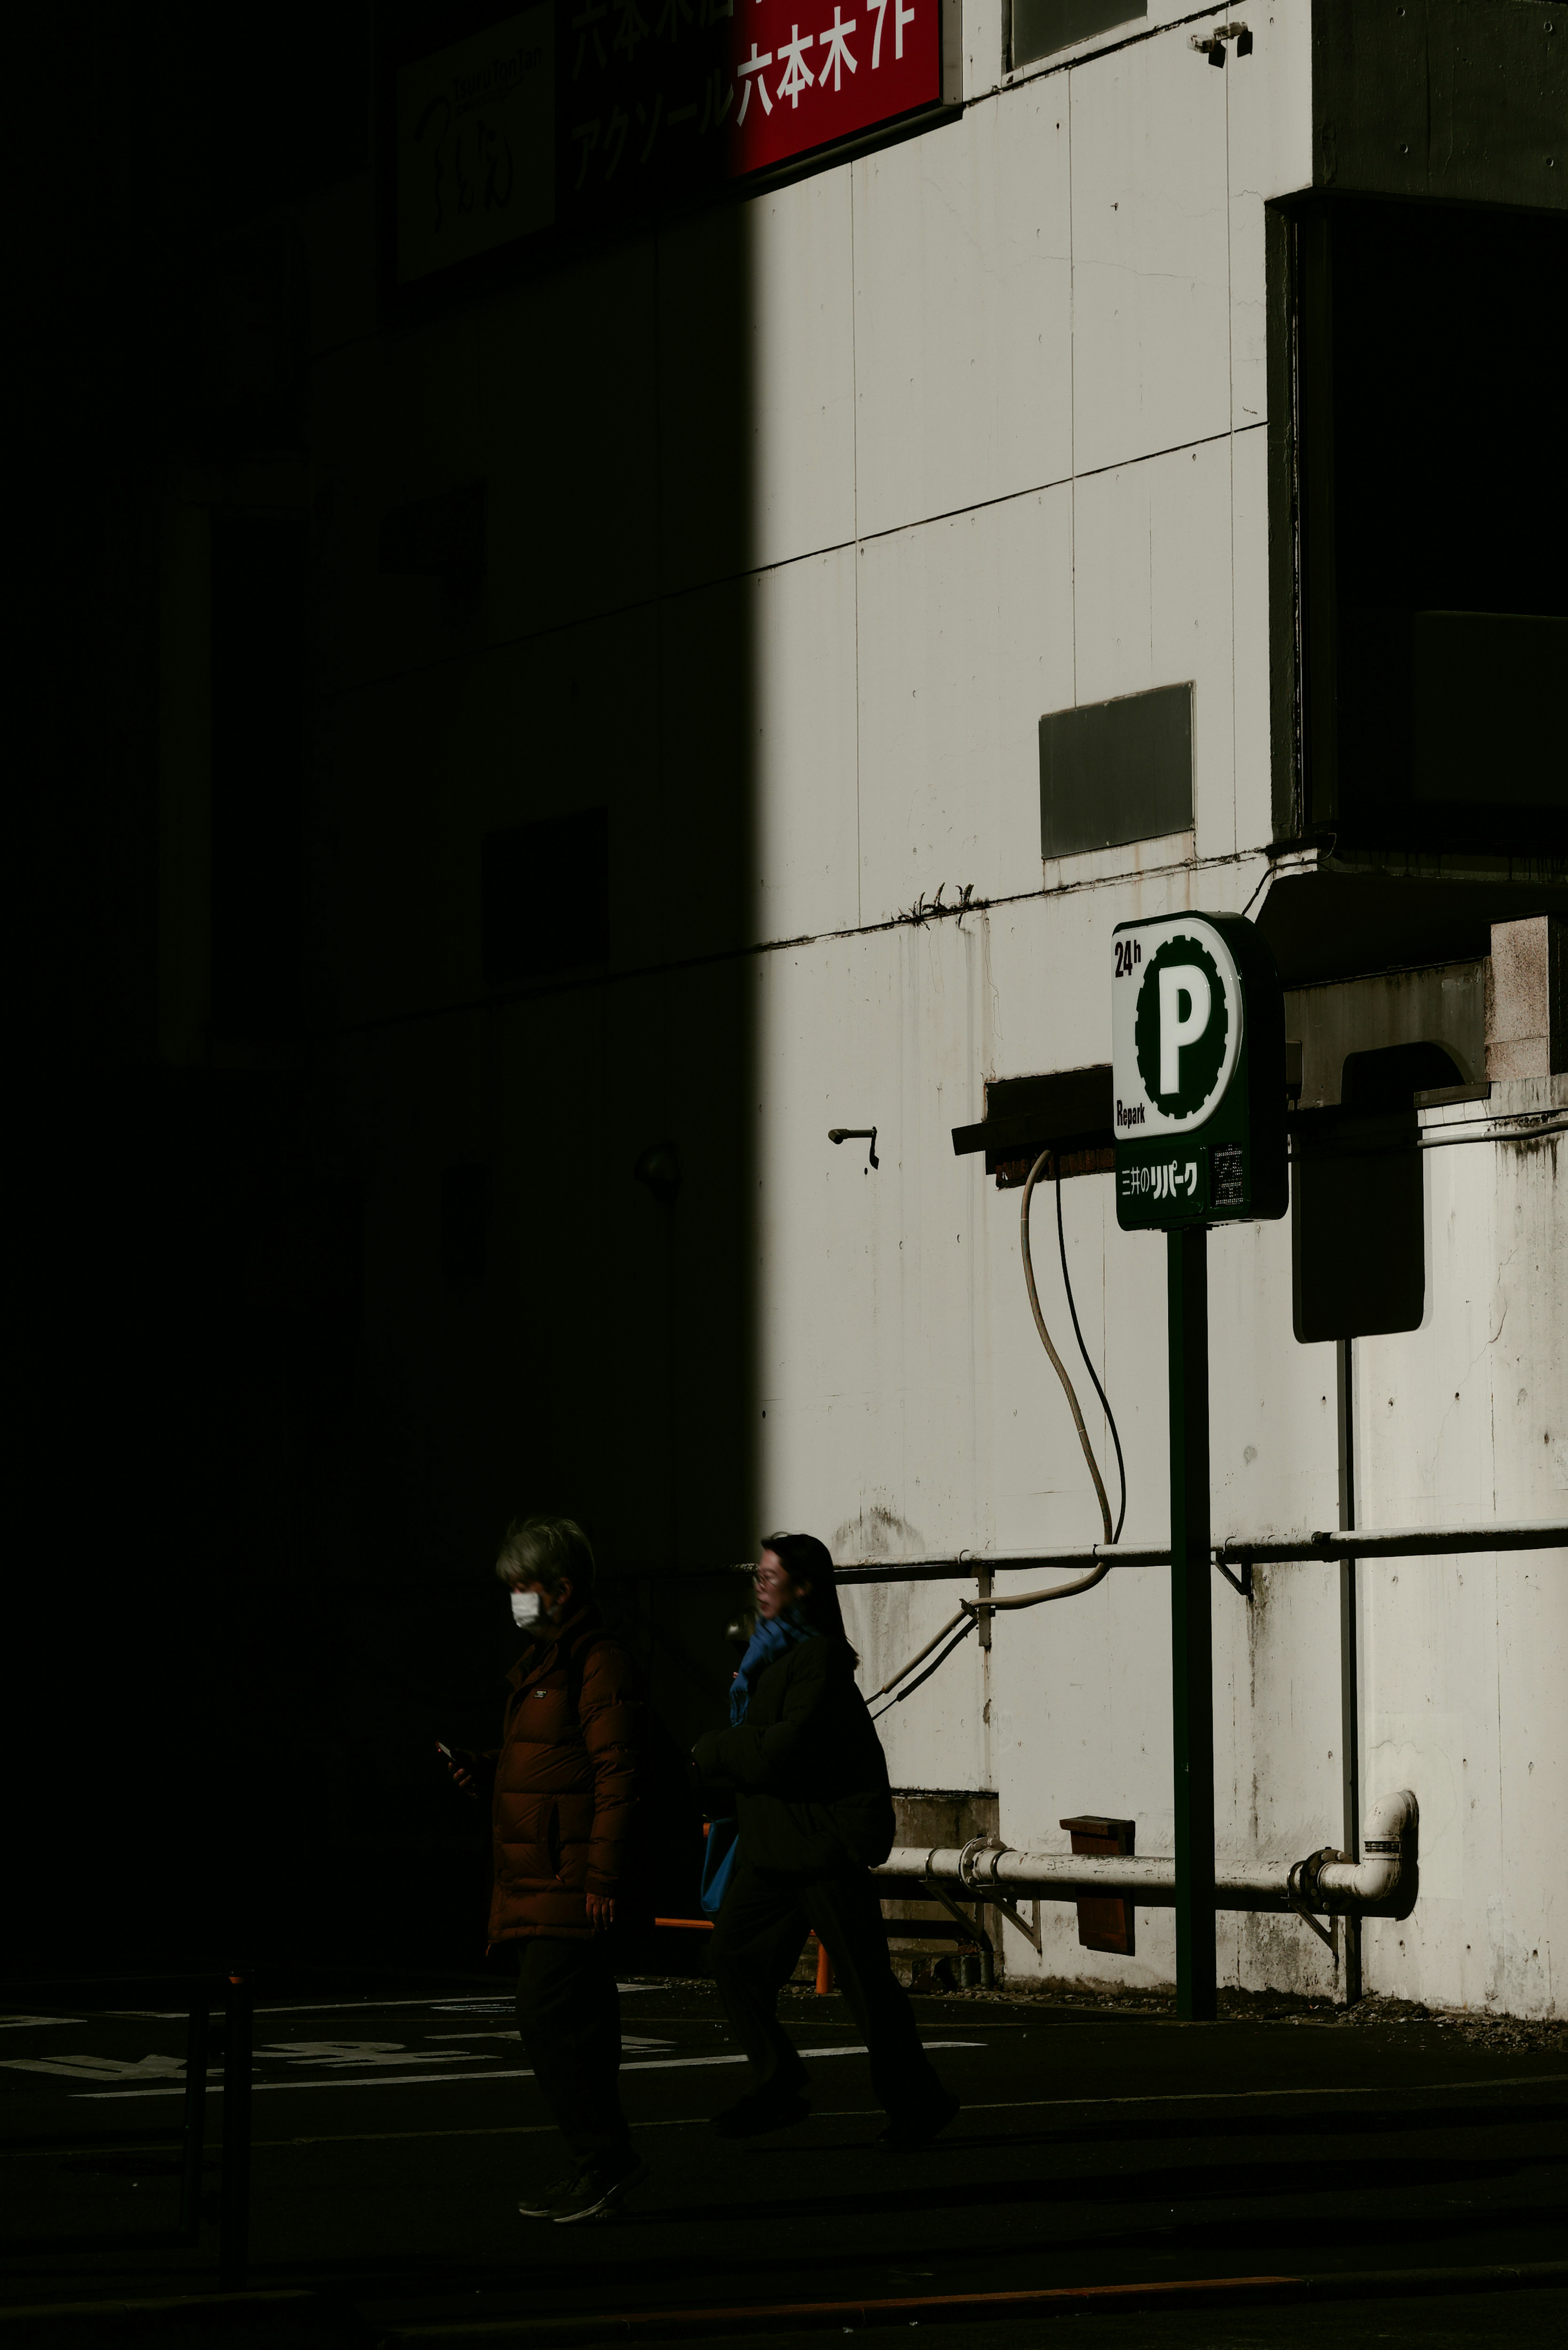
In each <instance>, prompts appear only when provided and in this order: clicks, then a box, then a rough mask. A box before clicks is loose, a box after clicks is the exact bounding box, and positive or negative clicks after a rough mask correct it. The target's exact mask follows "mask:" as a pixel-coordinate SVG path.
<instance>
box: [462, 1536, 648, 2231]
mask: <svg viewBox="0 0 1568 2350" xmlns="http://www.w3.org/2000/svg"><path fill="white" fill-rule="evenodd" d="M495 1572H496V1574H497V1575H498V1576H499V1577H500V1579H501V1581H502V1582H503V1583H504V1584H505V1585H506V1586H507V1588H508V1590H509V1592H510V1595H511V1604H512V1617H513V1621H514V1624H515V1625H516V1627H517V1629H518V1630H519V1631H520V1632H521V1633H522V1634H523V1636H524V1639H525V1640H526V1641H527V1643H528V1645H527V1648H526V1649H525V1650H524V1654H523V1656H522V1657H520V1658H519V1659H518V1661H517V1662H516V1664H514V1666H513V1668H512V1670H511V1672H510V1673H509V1674H508V1675H507V1679H508V1681H509V1683H510V1685H511V1695H510V1697H509V1698H508V1700H507V1703H506V1711H505V1718H504V1724H503V1731H502V1743H501V1745H500V1747H499V1748H498V1749H497V1750H496V1751H495V1752H493V1753H492V1754H487V1755H475V1754H469V1753H462V1752H452V1754H450V1756H449V1758H448V1762H449V1768H450V1769H451V1771H452V1777H453V1778H454V1779H455V1781H456V1782H457V1784H458V1785H459V1786H460V1787H461V1788H462V1790H463V1792H464V1793H465V1794H472V1795H474V1796H477V1795H479V1794H481V1793H482V1792H483V1784H484V1783H486V1782H488V1783H489V1788H490V1794H491V1823H492V1835H493V1860H494V1887H493V1896H492V1900H491V1908H490V1939H491V1943H492V1946H493V1945H494V1944H496V1943H498V1942H514V1943H515V1944H516V1945H517V1954H518V1964H517V2029H518V2032H519V2033H520V2035H521V2037H522V2041H523V2046H524V2053H525V2054H526V2056H527V2059H528V2062H529V2064H531V2065H532V2067H533V2071H534V2077H535V2080H536V2081H537V2082H538V2084H539V2086H540V2088H541V2089H542V2090H543V2091H544V2093H545V2101H546V2103H547V2104H548V2106H549V2108H550V2111H551V2114H552V2115H553V2116H554V2118H555V2121H556V2126H558V2128H559V2129H560V2132H561V2135H562V2136H563V2137H564V2138H565V2139H566V2145H567V2148H568V2150H569V2154H570V2158H571V2162H570V2168H568V2170H567V2172H566V2176H565V2177H564V2178H560V2179H557V2180H556V2183H555V2184H554V2185H553V2186H551V2187H547V2188H545V2189H543V2190H542V2191H540V2192H539V2193H537V2194H524V2197H523V2199H522V2200H521V2201H520V2203H519V2204H518V2207H517V2208H518V2210H520V2211H521V2212H522V2213H523V2215H524V2218H525V2219H531V2220H555V2221H556V2223H557V2224H559V2225H562V2226H569V2225H570V2224H572V2222H574V2221H576V2220H590V2219H594V2218H596V2217H597V2216H598V2215H599V2214H600V2213H604V2212H607V2211H608V2210H611V2209H612V2208H613V2206H614V2205H615V2204H617V2203H618V2201H619V2200H620V2199H621V2197H622V2196H623V2195H624V2194H625V2193H626V2192H627V2190H628V2189H629V2188H632V2187H635V2186H637V2185H638V2184H639V2182H640V2181H641V2180H643V2179H644V2178H647V2176H648V2171H647V2168H646V2166H645V2165H644V2164H643V2163H642V2161H641V2160H640V2159H639V2157H638V2156H637V2154H636V2153H635V2152H634V2150H633V2148H632V2144H631V2139H630V2136H629V2133H628V2129H627V2124H626V2116H625V2115H624V2113H623V2112H622V2110H621V2103H620V2088H619V2083H618V2078H617V2075H618V2072H619V2069H620V2054H621V2051H620V2003H619V1999H618V1993H617V1991H616V1970H615V1960H614V1956H613V1943H612V1939H611V1929H613V1928H614V1927H615V1925H616V1922H617V1918H618V1913H619V1915H620V1918H621V1922H622V1924H623V1925H624V1924H625V1923H627V1922H628V1920H627V1919H626V1917H625V1911H626V1908H627V1904H628V1899H635V1898H637V1897H636V1894H635V1890H634V1884H629V1885H628V1878H629V1879H632V1880H633V1881H634V1880H635V1876H636V1858H637V1847H638V1845H639V1841H640V1830H641V1826H642V1822H641V1817H640V1814H641V1812H642V1809H643V1806H644V1804H645V1801H646V1784H647V1761H648V1707H647V1702H646V1700H645V1698H644V1695H643V1690H642V1680H641V1676H640V1674H639V1671H638V1669H637V1667H636V1665H635V1663H634V1662H633V1660H632V1659H631V1657H630V1656H629V1655H628V1652H627V1650H626V1649H625V1648H622V1647H621V1646H620V1644H619V1642H618V1641H617V1640H615V1639H614V1638H612V1637H611V1636H610V1634H609V1633H608V1632H607V1630H606V1628H605V1626H604V1623H603V1621H602V1619H601V1618H600V1616H599V1614H598V1611H597V1608H596V1607H595V1606H594V1555H593V1552H592V1550H591V1548H590V1547H589V1544H588V1540H587V1535H586V1534H584V1533H583V1530H582V1528H581V1527H580V1526H578V1525H576V1523H574V1522H573V1521H572V1520H571V1519H570V1518H538V1517H530V1518H521V1519H517V1520H514V1523H512V1524H511V1525H510V1526H509V1527H508V1528H507V1531H506V1536H505V1539H504V1542H503V1543H502V1545H501V1552H500V1555H499V1556H498V1558H497V1559H496V1562H495Z"/></svg>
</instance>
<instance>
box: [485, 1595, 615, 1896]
mask: <svg viewBox="0 0 1568 2350" xmlns="http://www.w3.org/2000/svg"><path fill="white" fill-rule="evenodd" d="M507 1679H508V1680H509V1681H510V1682H511V1684H512V1695H511V1697H510V1698H509V1699H508V1700H507V1705H506V1715H505V1724H504V1737H503V1742H502V1745H501V1748H500V1751H499V1752H498V1753H497V1754H496V1756H495V1758H494V1760H495V1790H494V1795H493V1801H492V1806H491V1825H492V1835H493V1851H494V1869H495V1874H494V1890H493V1894H492V1897H491V1903H490V1939H491V1940H492V1941H493V1942H514V1941H526V1940H527V1939H530V1937H532V1936H534V1935H535V1934H543V1935H545V1936H547V1937H550V1938H551V1939H558V1940H564V1941H583V1940H586V1939H587V1938H588V1936H589V1934H590V1932H591V1930H592V1929H591V1928H590V1927H589V1925H588V1916H587V1906H586V1902H585V1896H586V1895H587V1894H589V1893H593V1894H599V1895H605V1896H611V1897H614V1896H617V1895H624V1893H625V1890H626V1878H627V1875H628V1867H629V1866H631V1864H632V1862H633V1860H634V1857H635V1847H636V1846H637V1845H638V1843H639V1841H640V1835H639V1830H640V1827H641V1821H640V1819H639V1813H640V1811H641V1809H642V1806H643V1804H644V1803H645V1801H646V1778H647V1768H648V1706H647V1703H646V1700H644V1697H643V1692H642V1679H641V1675H640V1674H639V1671H638V1669H637V1667H636V1665H635V1664H634V1663H633V1661H632V1659H631V1658H630V1657H629V1656H628V1654H627V1651H626V1650H625V1649H624V1648H621V1647H620V1645H619V1643H618V1641H616V1640H613V1639H612V1638H610V1637H609V1635H608V1634H607V1632H606V1630H605V1628H604V1626H603V1624H602V1623H601V1622H600V1620H599V1617H598V1615H597V1612H596V1611H595V1609H593V1608H592V1607H584V1608H581V1609H579V1611H578V1612H577V1614H576V1616H574V1617H571V1619H570V1620H569V1622H567V1623H566V1624H564V1625H563V1626H562V1627H561V1628H560V1630H559V1632H558V1633H557V1634H556V1638H555V1639H554V1640H549V1641H545V1640H541V1641H538V1642H536V1643H535V1646H534V1647H533V1648H530V1649H529V1650H528V1652H527V1654H526V1655H525V1656H524V1657H521V1658H520V1659H518V1661H517V1663H516V1664H514V1666H513V1668H512V1670H511V1672H510V1673H509V1674H508V1675H507Z"/></svg>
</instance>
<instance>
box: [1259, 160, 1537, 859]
mask: <svg viewBox="0 0 1568 2350" xmlns="http://www.w3.org/2000/svg"><path fill="white" fill-rule="evenodd" d="M1565 276H1568V224H1565V223H1564V222H1563V220H1562V219H1560V218H1554V217H1551V216H1546V215H1541V214H1531V213H1521V212H1510V211H1506V210H1501V209H1499V210H1490V211H1489V210H1482V209H1480V208H1474V209H1470V208H1466V207H1464V206H1460V205H1456V204H1451V203H1450V204H1419V203H1387V202H1377V201H1371V202H1368V201H1366V200H1353V199H1349V198H1343V197H1335V198H1334V199H1331V200H1328V201H1322V200H1320V201H1318V202H1316V203H1314V204H1313V205H1312V206H1311V207H1310V208H1308V209H1307V210H1305V211H1303V213H1301V215H1300V216H1299V219H1298V223H1297V227H1296V243H1295V305H1296V322H1297V335H1298V346H1297V348H1298V398H1299V429H1300V452H1299V454H1300V482H1301V504H1300V511H1299V528H1300V564H1301V573H1300V579H1301V603H1302V617H1303V732H1304V750H1305V771H1306V807H1305V819H1306V828H1307V829H1308V830H1309V831H1321V830H1323V829H1324V828H1325V827H1327V828H1332V829H1333V831H1334V834H1335V836H1336V837H1337V840H1338V844H1339V847H1340V849H1341V852H1342V853H1344V852H1345V851H1346V850H1355V849H1377V850H1381V851H1385V852H1386V851H1390V850H1394V851H1399V852H1405V853H1409V852H1416V853H1425V854H1428V855H1432V854H1438V855H1444V856H1449V857H1462V856H1463V855H1464V854H1466V853H1469V854H1481V855H1485V856H1489V857H1499V856H1501V857H1504V858H1508V857H1511V858H1543V859H1549V860H1550V859H1555V860H1557V861H1558V863H1559V865H1560V864H1561V860H1562V859H1563V857H1564V855H1565V854H1568V770H1565V767H1564V762H1563V729H1564V722H1565V719H1568V684H1565V682H1564V681H1565V679H1568V599H1565V597H1564V590H1563V568H1562V565H1561V564H1560V562H1559V561H1558V560H1557V557H1556V553H1555V550H1556V549H1557V548H1558V547H1559V546H1561V544H1562V541H1563V533H1564V529H1565V528H1568V455H1565V452H1564V448H1563V437H1562V435H1561V434H1560V433H1556V432H1543V431H1541V430H1540V429H1538V427H1537V424H1536V422H1535V421H1534V420H1535V419H1536V418H1537V417H1538V416H1539V415H1543V414H1544V412H1545V411H1544V409H1543V408H1542V402H1549V401H1550V399H1551V393H1550V391H1549V390H1548V387H1549V386H1550V385H1552V384H1554V383H1555V382H1557V381H1558V380H1559V379H1560V378H1561V376H1562V373H1563V362H1564V356H1565V352H1568V338H1565V337H1564V331H1563V318H1562V311H1561V305H1560V304H1558V303H1556V302H1554V301H1552V299H1551V298H1550V297H1549V296H1547V295H1546V293H1545V290H1544V289H1546V288H1547V287H1549V286H1558V285H1561V284H1562V283H1563V280H1564V277H1565ZM1505 419H1508V420H1511V421H1510V422H1507V423H1505V422H1504V421H1503V420H1505Z"/></svg>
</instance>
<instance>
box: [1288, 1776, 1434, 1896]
mask: <svg viewBox="0 0 1568 2350" xmlns="http://www.w3.org/2000/svg"><path fill="white" fill-rule="evenodd" d="M1420 1817H1421V1814H1420V1806H1419V1804H1417V1801H1416V1798H1415V1796H1414V1794H1412V1793H1411V1791H1410V1789H1409V1788H1408V1787H1402V1788H1401V1789H1400V1790H1399V1791H1398V1793H1397V1794H1393V1795H1384V1796H1382V1797H1380V1798H1379V1800H1378V1801H1377V1802H1376V1804H1373V1805H1372V1807H1371V1809H1370V1810H1369V1811H1368V1813H1367V1815H1366V1825H1364V1827H1363V1829H1362V1836H1361V1851H1362V1857H1361V1859H1360V1860H1359V1861H1352V1860H1350V1859H1347V1858H1346V1856H1345V1855H1344V1854H1342V1853H1337V1852H1334V1851H1332V1850H1330V1849H1327V1848H1326V1847H1325V1849H1324V1851H1322V1852H1314V1854H1313V1855H1312V1856H1311V1858H1310V1859H1309V1860H1303V1861H1298V1862H1297V1863H1296V1866H1295V1869H1293V1871H1292V1876H1293V1877H1298V1876H1299V1884H1300V1890H1301V1893H1302V1896H1303V1898H1304V1899H1305V1900H1307V1901H1308V1902H1309V1903H1310V1905H1311V1907H1312V1908H1314V1909H1317V1910H1322V1911H1327V1912H1330V1913H1334V1912H1337V1913H1340V1914H1344V1913H1345V1912H1352V1913H1354V1914H1355V1915H1356V1916H1360V1917H1376V1918H1408V1916H1409V1915H1410V1913H1411V1911H1412V1910H1413V1909H1414V1908H1415V1907H1416V1898H1417V1894H1418V1893H1419V1891H1420V1848H1419V1830H1420Z"/></svg>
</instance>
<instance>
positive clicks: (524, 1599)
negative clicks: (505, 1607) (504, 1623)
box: [512, 1591, 545, 1632]
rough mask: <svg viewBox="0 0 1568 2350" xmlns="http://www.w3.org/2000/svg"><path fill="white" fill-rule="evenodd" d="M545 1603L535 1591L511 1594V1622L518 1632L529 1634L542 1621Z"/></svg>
mask: <svg viewBox="0 0 1568 2350" xmlns="http://www.w3.org/2000/svg"><path fill="white" fill-rule="evenodd" d="M544 1614H545V1603H544V1601H543V1600H542V1599H541V1598H540V1596H539V1595H538V1593H537V1592H536V1591H514V1593H513V1594H512V1621H513V1622H514V1624H515V1625H516V1627H517V1629H518V1630H519V1631H520V1632H531V1631H532V1630H533V1629H534V1627H535V1625H536V1624H538V1623H540V1622H541V1621H542V1620H543V1617H544Z"/></svg>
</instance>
